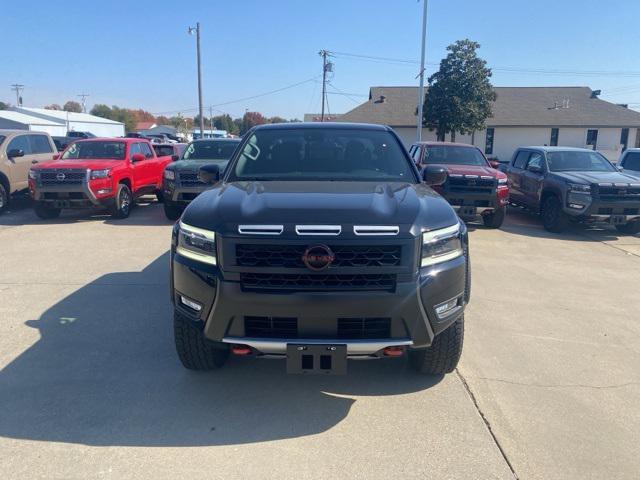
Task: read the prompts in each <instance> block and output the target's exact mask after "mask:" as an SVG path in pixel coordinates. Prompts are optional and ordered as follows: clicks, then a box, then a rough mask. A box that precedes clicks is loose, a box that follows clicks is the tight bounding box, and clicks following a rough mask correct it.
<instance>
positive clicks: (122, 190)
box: [111, 183, 134, 219]
mask: <svg viewBox="0 0 640 480" xmlns="http://www.w3.org/2000/svg"><path fill="white" fill-rule="evenodd" d="M133 204H134V200H133V195H132V194H131V189H130V188H129V187H128V186H127V185H126V184H124V183H120V184H119V185H118V190H117V192H116V198H115V204H114V206H113V207H111V216H112V217H113V218H117V219H123V218H127V217H128V216H129V214H130V213H131V207H132V206H133Z"/></svg>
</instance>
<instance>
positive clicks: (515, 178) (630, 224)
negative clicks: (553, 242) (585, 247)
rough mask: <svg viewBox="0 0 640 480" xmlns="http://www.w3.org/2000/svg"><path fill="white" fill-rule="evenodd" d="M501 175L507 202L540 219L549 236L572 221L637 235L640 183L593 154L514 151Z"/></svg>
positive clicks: (567, 150) (537, 149)
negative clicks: (505, 179) (505, 180)
mask: <svg viewBox="0 0 640 480" xmlns="http://www.w3.org/2000/svg"><path fill="white" fill-rule="evenodd" d="M504 171H505V172H506V174H507V177H508V178H509V188H510V190H509V192H510V195H509V199H510V201H511V202H512V203H515V204H516V205H519V206H522V207H525V208H527V209H530V210H533V211H534V212H537V213H540V214H541V216H542V222H543V224H544V227H545V228H546V229H547V230H549V231H550V232H561V231H562V230H564V229H565V228H566V227H567V226H568V224H569V222H571V221H576V222H583V223H593V222H606V223H609V224H611V225H614V226H615V227H616V228H617V229H618V230H619V231H620V232H622V233H627V234H635V233H638V232H640V179H639V178H638V177H636V176H633V175H629V174H627V173H622V172H620V171H619V170H618V169H617V168H616V167H614V166H613V165H612V164H611V162H609V160H607V159H606V158H605V157H604V156H603V155H602V154H600V153H598V152H596V151H593V150H588V149H583V148H569V147H523V148H518V149H517V150H516V152H515V153H514V155H513V158H512V160H511V163H510V164H509V165H508V166H506V167H505V168H504Z"/></svg>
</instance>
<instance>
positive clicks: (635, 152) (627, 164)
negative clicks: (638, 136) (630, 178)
mask: <svg viewBox="0 0 640 480" xmlns="http://www.w3.org/2000/svg"><path fill="white" fill-rule="evenodd" d="M617 167H618V169H622V170H624V171H625V173H630V174H632V175H635V176H640V148H629V149H627V150H625V151H624V152H623V153H622V155H620V159H619V160H618V165H617Z"/></svg>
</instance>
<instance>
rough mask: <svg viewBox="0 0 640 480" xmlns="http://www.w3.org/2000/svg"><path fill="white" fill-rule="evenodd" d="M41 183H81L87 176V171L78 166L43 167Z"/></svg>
mask: <svg viewBox="0 0 640 480" xmlns="http://www.w3.org/2000/svg"><path fill="white" fill-rule="evenodd" d="M39 173H40V185H81V184H82V183H83V182H84V181H85V179H86V178H87V171H86V170H82V169H78V168H73V169H72V168H60V169H46V170H45V169H43V170H40V171H39Z"/></svg>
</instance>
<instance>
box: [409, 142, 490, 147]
mask: <svg viewBox="0 0 640 480" xmlns="http://www.w3.org/2000/svg"><path fill="white" fill-rule="evenodd" d="M413 145H426V146H428V147H468V148H478V147H477V146H476V145H471V144H470V143H459V142H434V141H424V142H414V143H413Z"/></svg>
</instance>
